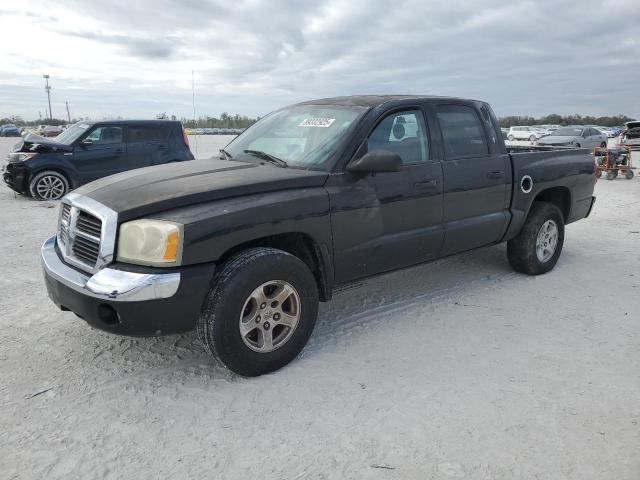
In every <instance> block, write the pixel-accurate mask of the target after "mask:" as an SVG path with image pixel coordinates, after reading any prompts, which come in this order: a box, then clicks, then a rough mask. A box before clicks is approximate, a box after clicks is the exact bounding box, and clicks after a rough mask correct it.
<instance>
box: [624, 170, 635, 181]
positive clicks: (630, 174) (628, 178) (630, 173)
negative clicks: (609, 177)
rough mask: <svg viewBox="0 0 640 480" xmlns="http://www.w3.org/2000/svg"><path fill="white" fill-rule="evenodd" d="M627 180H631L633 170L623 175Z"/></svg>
mask: <svg viewBox="0 0 640 480" xmlns="http://www.w3.org/2000/svg"><path fill="white" fill-rule="evenodd" d="M624 176H625V178H626V179H627V180H631V179H632V178H633V170H627V173H625V174H624Z"/></svg>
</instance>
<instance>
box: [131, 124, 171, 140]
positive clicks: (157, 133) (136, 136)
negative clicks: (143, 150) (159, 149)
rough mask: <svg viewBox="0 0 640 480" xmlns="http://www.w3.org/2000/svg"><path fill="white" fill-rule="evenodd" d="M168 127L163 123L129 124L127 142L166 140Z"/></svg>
mask: <svg viewBox="0 0 640 480" xmlns="http://www.w3.org/2000/svg"><path fill="white" fill-rule="evenodd" d="M168 133H169V127H167V126H165V125H130V126H129V129H128V135H127V142H128V143H136V142H161V141H164V140H166V138H167V135H168Z"/></svg>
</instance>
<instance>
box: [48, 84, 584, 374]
mask: <svg viewBox="0 0 640 480" xmlns="http://www.w3.org/2000/svg"><path fill="white" fill-rule="evenodd" d="M521 148H522V147H521ZM533 148H534V147H532V149H533ZM220 154H221V158H220V159H219V160H209V161H194V162H187V163H186V164H184V165H175V164H169V165H160V166H156V167H151V168H145V169H141V170H138V171H137V172H136V174H135V175H124V174H123V175H115V176H112V177H109V178H105V179H102V180H100V181H98V182H93V183H90V184H88V185H85V186H84V187H81V188H80V189H78V190H77V191H75V192H72V193H70V194H69V195H67V196H66V197H65V198H64V199H63V200H62V202H61V209H60V220H59V225H58V235H54V236H52V237H51V238H49V239H48V240H46V242H45V243H44V245H43V247H42V251H41V256H42V265H43V268H44V273H45V278H46V285H47V289H48V292H49V296H50V298H51V299H52V301H53V302H54V303H55V304H56V305H58V307H60V308H61V309H63V310H69V309H70V310H72V311H74V312H75V313H76V314H77V315H78V316H79V317H80V318H82V319H84V320H85V321H87V322H88V323H89V324H91V325H93V326H95V327H97V328H100V329H104V330H106V331H108V332H111V333H119V334H125V335H162V334H170V333H177V332H184V331H188V330H192V329H196V330H197V332H198V335H199V337H200V339H201V340H202V342H203V343H204V345H205V346H206V348H207V349H208V350H209V351H210V352H211V353H213V354H215V355H216V356H218V357H219V358H220V359H221V361H222V362H223V363H224V364H225V365H226V366H227V367H228V368H229V369H231V370H233V371H234V372H237V373H239V374H241V375H247V376H252V375H260V374H263V373H267V372H270V371H273V370H276V369H278V368H280V367H282V366H284V365H286V364H287V363H288V362H290V361H291V360H293V359H294V358H295V357H296V355H297V354H298V353H299V352H300V351H301V350H302V348H303V347H304V345H305V343H306V342H307V340H308V338H309V336H310V335H311V332H312V331H313V328H314V324H315V321H316V317H317V312H318V301H319V300H320V301H329V300H330V298H331V295H332V292H333V290H334V288H336V287H338V286H345V285H349V284H352V283H354V282H359V281H361V280H362V279H364V278H367V277H370V276H373V275H378V274H383V273H385V272H389V271H392V270H396V269H401V268H406V267H409V266H411V265H416V264H419V263H424V262H428V261H432V260H435V259H437V258H442V257H445V256H448V255H453V254H456V253H459V252H465V251H468V250H471V249H474V248H479V247H483V246H486V245H494V244H497V243H500V242H508V243H507V257H508V259H509V262H510V263H511V265H512V267H513V268H514V269H515V270H516V271H518V272H523V273H526V274H531V275H538V274H543V273H545V272H548V271H550V270H551V269H552V268H553V267H554V265H555V264H556V262H557V261H558V258H559V257H560V253H561V251H562V245H563V241H564V234H565V229H564V227H565V225H566V224H569V223H572V222H574V221H577V220H580V219H582V218H584V217H586V216H588V215H589V212H590V211H591V208H592V206H593V202H594V197H593V189H594V183H595V175H594V171H595V163H594V161H593V157H592V155H591V153H590V152H589V151H588V150H586V149H562V150H560V151H553V150H551V151H528V152H525V153H513V154H511V153H510V152H509V150H508V149H507V148H506V146H505V144H504V141H503V140H502V136H501V135H500V134H499V126H498V121H497V119H496V117H495V115H494V114H493V112H492V111H491V108H490V107H489V105H488V104H486V103H484V102H480V101H475V100H464V99H460V98H447V97H420V96H361V97H339V98H329V99H322V100H317V101H309V102H305V103H301V104H297V105H293V106H289V107H285V108H283V109H281V110H278V111H276V112H273V113H271V114H270V115H267V116H266V117H264V118H262V119H261V120H259V121H258V122H257V123H256V124H255V125H253V126H252V127H250V128H249V129H247V130H246V131H245V132H244V133H243V134H242V135H240V136H238V137H236V138H235V139H234V140H233V141H232V142H231V143H230V144H229V145H228V146H227V147H226V148H225V149H223V150H221V152H220ZM74 219H78V220H74ZM80 219H81V220H80ZM584 261H586V262H588V261H590V259H588V258H585V259H584ZM407 361H414V360H412V359H407ZM415 361H419V358H418V357H416V358H415Z"/></svg>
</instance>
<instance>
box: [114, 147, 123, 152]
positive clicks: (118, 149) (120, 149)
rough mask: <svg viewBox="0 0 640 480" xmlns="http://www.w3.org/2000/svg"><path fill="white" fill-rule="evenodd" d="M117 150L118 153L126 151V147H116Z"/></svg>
mask: <svg viewBox="0 0 640 480" xmlns="http://www.w3.org/2000/svg"><path fill="white" fill-rule="evenodd" d="M115 152H116V153H122V152H124V149H122V148H116V149H115Z"/></svg>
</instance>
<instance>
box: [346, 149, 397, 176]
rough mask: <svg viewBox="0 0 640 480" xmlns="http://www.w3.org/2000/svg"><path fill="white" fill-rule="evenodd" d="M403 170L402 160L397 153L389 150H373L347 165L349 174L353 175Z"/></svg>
mask: <svg viewBox="0 0 640 480" xmlns="http://www.w3.org/2000/svg"><path fill="white" fill-rule="evenodd" d="M401 168H402V158H400V155H398V154H397V153H393V152H390V151H388V150H372V151H371V152H368V153H365V154H364V155H363V156H362V157H360V158H357V159H355V160H353V161H352V162H351V163H349V165H347V172H352V173H382V172H399V171H400V169H401Z"/></svg>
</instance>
